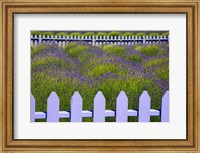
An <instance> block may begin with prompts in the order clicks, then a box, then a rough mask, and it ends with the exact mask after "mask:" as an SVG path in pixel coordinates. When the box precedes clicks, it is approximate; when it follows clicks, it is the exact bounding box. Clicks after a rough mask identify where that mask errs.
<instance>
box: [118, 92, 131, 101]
mask: <svg viewBox="0 0 200 153" xmlns="http://www.w3.org/2000/svg"><path fill="white" fill-rule="evenodd" d="M127 100H128V97H127V95H126V93H125V92H124V91H121V92H120V93H119V95H118V96H117V101H127Z"/></svg>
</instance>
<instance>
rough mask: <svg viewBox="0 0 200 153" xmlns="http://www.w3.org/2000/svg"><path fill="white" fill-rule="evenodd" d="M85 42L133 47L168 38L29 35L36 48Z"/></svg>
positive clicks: (164, 40) (163, 40) (96, 44)
mask: <svg viewBox="0 0 200 153" xmlns="http://www.w3.org/2000/svg"><path fill="white" fill-rule="evenodd" d="M80 41H81V42H86V43H88V44H91V45H93V46H99V47H102V45H106V44H113V45H129V46H131V45H135V44H151V43H162V42H169V36H153V37H152V36H143V37H141V36H132V37H131V36H128V37H127V36H118V37H117V36H114V37H113V36H110V37H109V36H100V37H98V36H96V37H95V36H67V37H65V36H56V35H55V36H54V35H51V36H49V35H47V36H45V35H43V36H41V35H39V36H37V35H34V36H33V35H31V45H33V46H37V45H39V44H41V43H55V44H58V45H59V46H60V47H63V48H64V47H65V45H67V44H69V43H70V42H80Z"/></svg>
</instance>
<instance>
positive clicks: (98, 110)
mask: <svg viewBox="0 0 200 153" xmlns="http://www.w3.org/2000/svg"><path fill="white" fill-rule="evenodd" d="M82 101H83V100H82V97H81V95H80V94H79V92H77V91H76V92H75V93H74V94H73V96H72V97H71V101H70V105H71V110H70V111H59V98H58V96H57V94H56V93H55V92H52V93H51V94H50V96H49V97H48V99H47V112H35V99H34V97H33V95H32V94H31V101H30V103H31V105H30V106H31V107H30V109H31V110H30V119H31V122H35V119H46V121H47V122H59V119H60V118H70V121H71V122H82V118H84V117H91V118H93V122H105V117H115V118H116V122H127V121H128V117H129V116H137V117H138V122H150V117H151V116H160V118H161V122H169V91H166V92H165V94H164V95H163V97H162V100H161V108H160V109H159V110H156V109H151V108H150V107H151V98H150V96H149V94H148V93H147V91H143V93H142V94H141V96H140V97H139V104H138V110H134V109H128V97H127V96H126V93H125V92H124V91H121V92H120V93H119V95H118V97H117V99H116V110H105V106H106V99H105V97H104V95H103V93H102V92H101V91H98V92H97V94H96V96H95V98H94V108H93V110H82Z"/></svg>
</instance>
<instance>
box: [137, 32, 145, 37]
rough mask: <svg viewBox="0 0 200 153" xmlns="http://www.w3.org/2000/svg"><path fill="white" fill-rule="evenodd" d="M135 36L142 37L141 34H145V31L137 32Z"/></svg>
mask: <svg viewBox="0 0 200 153" xmlns="http://www.w3.org/2000/svg"><path fill="white" fill-rule="evenodd" d="M135 36H138V37H139V36H141V37H143V36H146V33H143V32H139V33H136V34H135Z"/></svg>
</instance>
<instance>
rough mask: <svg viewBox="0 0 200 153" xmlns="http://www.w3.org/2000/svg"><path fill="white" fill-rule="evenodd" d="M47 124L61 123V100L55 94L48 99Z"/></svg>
mask: <svg viewBox="0 0 200 153" xmlns="http://www.w3.org/2000/svg"><path fill="white" fill-rule="evenodd" d="M47 122H59V98H58V96H57V94H56V93H55V92H52V93H51V94H50V96H49V98H48V99H47Z"/></svg>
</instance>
